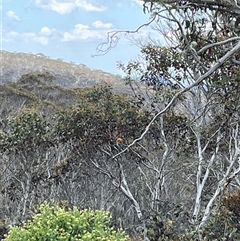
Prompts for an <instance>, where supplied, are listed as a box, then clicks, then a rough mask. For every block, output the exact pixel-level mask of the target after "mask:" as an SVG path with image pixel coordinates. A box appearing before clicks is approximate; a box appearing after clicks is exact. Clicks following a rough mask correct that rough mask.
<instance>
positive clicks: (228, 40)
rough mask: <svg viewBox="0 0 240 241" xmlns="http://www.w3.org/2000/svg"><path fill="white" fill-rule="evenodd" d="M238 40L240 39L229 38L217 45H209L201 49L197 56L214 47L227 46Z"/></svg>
mask: <svg viewBox="0 0 240 241" xmlns="http://www.w3.org/2000/svg"><path fill="white" fill-rule="evenodd" d="M236 40H240V37H232V38H229V39H226V40H223V41H220V42H217V43H212V44H208V45H206V46H204V47H203V48H201V49H200V50H199V51H198V52H197V54H201V53H202V52H205V51H206V50H207V49H209V48H213V47H216V46H219V45H223V44H226V43H229V42H233V41H236Z"/></svg>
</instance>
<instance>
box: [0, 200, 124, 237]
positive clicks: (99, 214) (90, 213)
mask: <svg viewBox="0 0 240 241" xmlns="http://www.w3.org/2000/svg"><path fill="white" fill-rule="evenodd" d="M109 221H110V217H109V214H108V213H107V212H105V211H102V210H91V209H87V210H79V209H78V208H76V207H74V208H72V209H69V208H63V207H61V206H59V205H55V206H53V205H49V204H47V203H44V204H42V205H40V207H39V209H38V211H37V212H36V213H34V214H33V215H32V217H31V219H29V220H28V221H27V222H26V223H24V224H23V226H22V227H11V228H10V230H9V233H8V234H7V236H6V238H5V239H4V240H5V241H27V240H28V241H30V240H31V241H77V240H78V241H90V240H91V241H126V240H127V238H128V237H127V235H126V234H125V233H124V232H123V231H115V230H114V228H112V227H110V225H109Z"/></svg>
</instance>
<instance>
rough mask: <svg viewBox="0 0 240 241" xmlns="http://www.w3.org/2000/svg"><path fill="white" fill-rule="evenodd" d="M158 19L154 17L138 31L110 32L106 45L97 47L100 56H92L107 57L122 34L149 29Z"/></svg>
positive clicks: (102, 44)
mask: <svg viewBox="0 0 240 241" xmlns="http://www.w3.org/2000/svg"><path fill="white" fill-rule="evenodd" d="M155 19H156V15H154V17H153V18H152V19H151V20H150V21H149V22H147V23H144V24H142V25H140V26H139V27H138V28H137V29H136V30H119V31H118V30H114V31H110V32H108V34H107V41H106V42H104V43H101V44H99V45H98V46H97V48H96V50H97V52H98V54H94V55H92V57H95V56H101V55H105V54H107V53H108V52H109V51H110V50H111V49H112V48H115V47H116V45H117V43H118V41H119V39H120V37H119V36H118V35H119V34H121V33H124V34H125V35H126V34H134V33H137V32H138V31H139V30H140V29H142V28H143V27H147V26H149V25H150V24H151V23H152V22H154V21H155ZM104 46H107V48H106V49H104Z"/></svg>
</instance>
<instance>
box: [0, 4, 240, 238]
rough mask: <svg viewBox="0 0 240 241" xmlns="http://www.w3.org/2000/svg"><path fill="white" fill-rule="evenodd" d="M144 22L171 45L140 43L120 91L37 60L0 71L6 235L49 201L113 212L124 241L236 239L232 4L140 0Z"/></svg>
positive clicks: (236, 7) (238, 51) (236, 74)
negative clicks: (147, 18)
mask: <svg viewBox="0 0 240 241" xmlns="http://www.w3.org/2000/svg"><path fill="white" fill-rule="evenodd" d="M143 12H144V13H150V16H151V17H150V21H149V23H148V24H149V25H150V24H155V25H154V29H155V31H156V32H158V33H159V34H161V36H164V37H165V39H166V42H167V43H168V45H167V46H166V44H165V45H160V44H159V43H158V42H155V41H153V40H152V39H149V41H148V42H147V43H146V44H143V45H141V46H140V56H139V58H138V59H136V60H131V61H129V62H128V63H126V64H125V63H120V64H119V67H120V68H121V69H122V70H123V72H124V73H125V77H124V79H120V80H119V82H118V81H117V82H116V81H115V78H114V77H113V76H111V75H105V74H103V75H100V77H99V78H98V77H97V76H95V75H92V72H91V71H90V72H89V71H88V74H86V75H84V76H85V77H84V78H83V79H82V82H81V81H79V80H77V78H78V76H81V74H80V75H79V73H80V72H81V71H82V69H81V71H80V72H76V73H75V72H74V68H75V67H73V65H71V66H70V65H68V64H64V63H61V61H60V62H59V61H57V62H54V61H53V62H52V60H49V59H47V58H45V57H44V61H40V62H41V64H40V63H39V64H38V62H34V61H32V63H34V64H32V66H31V68H33V69H31V71H30V72H28V69H27V70H26V72H25V70H24V68H22V67H21V68H20V72H18V74H17V75H16V74H15V72H14V71H13V69H14V68H12V67H11V61H10V60H9V61H7V62H4V64H5V65H4V66H5V67H4V68H6V69H7V71H6V70H5V69H4V68H3V70H4V71H3V72H4V75H3V76H4V77H3V80H2V85H1V86H0V88H1V89H0V103H1V106H0V117H1V126H0V164H1V169H2V172H1V176H0V177H1V179H0V181H1V182H0V185H1V207H2V208H1V214H0V215H1V216H0V218H1V220H2V221H1V227H2V229H3V232H2V233H4V232H7V231H8V230H9V227H10V226H11V225H19V226H22V225H24V222H25V220H26V219H27V218H29V215H30V214H31V212H32V210H33V209H34V208H35V207H36V205H38V204H41V203H45V201H48V202H50V203H53V204H58V205H60V206H61V207H62V206H63V207H64V208H69V209H70V210H73V211H74V210H75V208H74V207H78V208H79V209H84V208H87V209H89V210H90V209H97V210H98V209H103V210H106V211H109V212H110V214H111V216H112V219H111V224H110V225H111V226H113V227H115V228H117V229H123V230H125V231H126V233H127V234H128V235H129V237H130V238H129V239H130V240H135V241H136V240H144V241H163V240H170V241H179V240H182V241H204V240H205V241H206V240H207V241H215V240H219V241H223V240H228V241H235V240H240V226H239V220H240V208H239V207H240V189H239V185H240V176H239V174H240V164H239V163H240V131H239V121H240V114H239V113H240V112H239V111H240V98H239V93H240V82H239V78H240V68H239V66H240V37H239V33H240V16H239V15H240V4H239V2H238V1H236V2H233V1H227V0H222V1H214V0H200V1H197V0H189V1H172V0H162V1H156V0H154V1H152V0H145V1H144V3H143ZM160 20H161V21H160ZM144 26H145V25H144ZM141 27H143V26H140V28H141ZM121 33H122V32H120V34H121ZM128 33H129V32H128ZM117 34H118V32H114V33H112V35H111V34H109V36H108V37H109V41H108V42H107V43H108V44H109V48H107V51H109V49H111V48H112V47H114V46H115V42H114V40H115V39H116V36H117ZM101 46H102V45H101ZM4 54H7V56H12V55H11V54H9V53H4ZM24 56H25V55H24ZM31 58H32V56H31ZM6 59H7V57H6ZM10 59H11V58H10ZM16 60H17V61H20V63H21V64H20V65H21V66H23V65H24V66H25V64H28V63H29V62H30V61H26V62H25V64H23V62H21V61H22V59H21V58H19V59H18V58H17V57H16ZM38 60H39V57H36V61H38ZM41 60H42V57H41ZM50 62H51V64H50V65H49V66H48V68H47V69H45V67H44V66H45V64H46V65H48V63H50ZM13 63H15V62H14V61H13ZM43 63H44V64H43ZM52 63H54V65H52ZM59 63H61V64H60V65H58V64H59ZM6 64H7V65H6ZM8 65H9V66H8ZM35 66H38V69H37V71H36V70H35ZM41 66H42V67H41ZM74 66H75V65H74ZM82 67H83V66H82ZM82 67H81V68H82ZM84 68H85V67H84ZM15 69H16V70H19V68H15ZM65 69H66V71H67V72H64V71H65ZM76 69H78V67H76ZM53 70H54V71H53ZM69 70H70V73H69V72H68V71H69ZM61 71H63V72H61ZM77 71H79V69H78V70H77ZM6 73H7V74H6ZM58 73H61V74H60V75H63V76H64V78H63V79H61V76H60V75H58ZM84 73H85V72H84ZM94 73H96V72H94ZM100 73H102V72H101V71H100ZM93 76H94V77H93ZM102 76H103V77H102ZM106 76H107V79H105V77H106ZM95 78H97V80H96V79H95ZM80 79H81V78H80ZM85 80H86V81H85ZM126 84H127V85H126ZM47 208H48V206H47ZM69 209H66V210H67V211H68V210H69ZM50 210H51V209H50ZM60 211H61V212H63V211H62V209H60ZM49 212H51V211H49ZM53 213H54V212H53ZM46 217H48V216H46ZM56 219H58V217H56ZM70 219H71V218H70ZM34 220H35V219H34ZM34 220H33V221H34ZM71 220H72V222H73V223H74V219H73V218H72V219H71ZM41 221H44V220H41ZM33 223H34V222H33ZM43 223H44V222H43ZM70 223H71V222H70ZM92 223H95V224H96V223H97V221H96V222H95V221H93V219H91V220H90V224H92ZM99 223H101V222H98V224H99ZM33 226H34V225H33ZM90 226H91V227H93V225H90ZM59 230H61V229H59ZM59 230H58V231H59ZM102 230H105V229H104V228H103V229H102ZM58 231H57V232H58ZM85 231H86V230H85ZM59 232H60V231H59ZM64 234H65V233H64ZM44 235H45V233H44V232H43V236H44ZM46 235H47V236H44V237H47V238H49V237H50V236H49V235H50V234H46ZM67 235H70V236H71V232H70V234H69V232H68V234H67ZM15 237H16V236H15ZM121 237H122V236H121ZM47 238H46V239H47ZM81 238H82V236H81V234H80V240H82V239H81ZM124 238H125V237H124ZM124 238H123V239H119V240H124V241H125V240H126V239H124ZM8 240H11V239H8ZM65 240H69V239H67V238H66V239H65ZM84 240H86V239H84ZM96 240H100V239H99V237H96ZM103 240H106V239H103Z"/></svg>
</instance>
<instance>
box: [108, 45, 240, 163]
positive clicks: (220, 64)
mask: <svg viewBox="0 0 240 241" xmlns="http://www.w3.org/2000/svg"><path fill="white" fill-rule="evenodd" d="M239 49H240V41H239V42H238V44H237V45H236V46H235V47H234V48H232V49H231V50H230V51H229V52H227V53H226V54H225V55H224V56H223V57H222V58H220V59H219V60H218V61H217V62H216V63H215V64H214V65H213V66H212V67H211V68H209V70H208V71H207V72H206V73H205V74H203V75H202V76H200V77H199V78H198V79H197V80H196V81H195V82H194V83H193V84H191V85H190V86H188V87H186V88H185V89H183V90H181V91H180V92H178V93H177V94H175V95H174V96H173V98H172V99H171V101H170V102H169V103H168V105H167V106H166V107H165V108H164V109H163V110H161V111H160V112H158V113H157V114H156V115H155V116H154V117H153V118H152V120H151V121H150V122H149V124H148V125H147V126H146V128H145V130H144V131H143V133H142V134H141V136H140V137H139V138H136V139H135V140H134V141H133V142H132V143H131V144H129V145H128V146H127V147H126V148H125V149H123V150H122V151H120V152H119V153H117V154H116V155H114V156H113V157H112V158H116V157H118V156H119V155H121V154H123V153H124V152H126V151H127V150H128V149H129V148H130V147H132V146H133V145H135V143H137V142H138V141H140V140H142V139H143V137H144V136H145V135H146V134H147V132H148V131H149V128H150V127H151V125H152V124H153V123H154V121H155V120H156V119H157V118H158V117H159V116H161V115H162V114H164V113H165V112H167V111H168V110H169V108H170V107H171V106H172V105H173V104H174V102H175V101H176V100H177V99H178V98H179V97H180V96H181V95H183V94H184V93H186V92H187V91H189V90H190V89H192V88H193V87H195V86H198V85H199V84H200V83H202V81H203V80H205V79H206V78H207V77H209V76H210V75H211V74H212V73H214V72H215V71H216V70H217V69H218V68H219V67H221V66H222V65H223V64H224V63H225V62H226V61H227V60H229V59H230V58H232V57H233V55H234V54H235V53H236V52H237V51H239Z"/></svg>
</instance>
